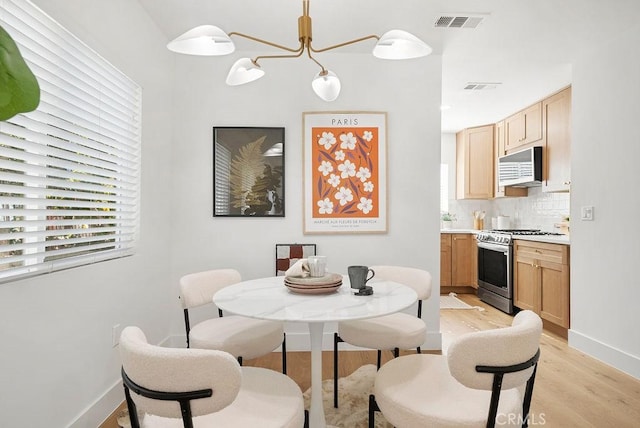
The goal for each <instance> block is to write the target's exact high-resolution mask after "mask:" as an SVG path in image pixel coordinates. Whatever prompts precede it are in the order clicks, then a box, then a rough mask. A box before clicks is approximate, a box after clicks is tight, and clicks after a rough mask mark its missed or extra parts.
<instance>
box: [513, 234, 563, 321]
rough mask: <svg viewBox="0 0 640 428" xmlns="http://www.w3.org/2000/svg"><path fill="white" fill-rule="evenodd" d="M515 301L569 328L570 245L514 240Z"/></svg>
mask: <svg viewBox="0 0 640 428" xmlns="http://www.w3.org/2000/svg"><path fill="white" fill-rule="evenodd" d="M513 248H514V253H515V256H514V272H513V279H514V284H515V286H514V291H515V296H514V304H515V306H517V307H518V308H520V309H529V310H532V311H534V312H536V313H537V314H539V315H540V318H542V319H543V320H546V321H548V322H551V323H553V324H555V325H556V326H559V327H562V328H564V329H568V328H569V246H567V245H560V244H549V243H544V242H534V241H524V240H515V241H514V245H513Z"/></svg>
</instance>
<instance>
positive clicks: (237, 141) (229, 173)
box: [213, 126, 285, 217]
mask: <svg viewBox="0 0 640 428" xmlns="http://www.w3.org/2000/svg"><path fill="white" fill-rule="evenodd" d="M284 167H285V142H284V127H232V126H222V127H218V126H217V127H214V128H213V216H214V217H284V214H285V169H284Z"/></svg>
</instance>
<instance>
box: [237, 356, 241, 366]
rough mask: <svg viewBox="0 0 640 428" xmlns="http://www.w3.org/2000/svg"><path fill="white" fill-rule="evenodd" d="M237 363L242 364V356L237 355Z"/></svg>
mask: <svg viewBox="0 0 640 428" xmlns="http://www.w3.org/2000/svg"><path fill="white" fill-rule="evenodd" d="M238 364H240V365H241V366H242V357H238Z"/></svg>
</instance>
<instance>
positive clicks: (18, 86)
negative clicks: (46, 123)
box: [0, 26, 40, 120]
mask: <svg viewBox="0 0 640 428" xmlns="http://www.w3.org/2000/svg"><path fill="white" fill-rule="evenodd" d="M38 104H40V86H39V85H38V81H37V80H36V76H34V75H33V73H32V72H31V70H30V69H29V66H28V65H27V63H26V62H25V61H24V58H22V55H21V54H20V50H19V49H18V46H17V45H16V43H15V42H14V41H13V39H12V38H11V36H10V35H9V33H7V32H6V31H5V30H4V28H2V27H1V26H0V120H7V119H10V118H12V117H13V116H15V115H16V114H18V113H25V112H28V111H33V110H35V109H36V108H37V107H38Z"/></svg>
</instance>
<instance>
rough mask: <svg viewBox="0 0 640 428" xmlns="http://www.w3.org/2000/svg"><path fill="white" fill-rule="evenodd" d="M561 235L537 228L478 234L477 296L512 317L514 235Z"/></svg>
mask: <svg viewBox="0 0 640 428" xmlns="http://www.w3.org/2000/svg"><path fill="white" fill-rule="evenodd" d="M527 235H528V236H531V235H561V234H560V233H554V232H542V231H540V230H537V229H508V230H483V231H481V232H480V233H478V236H477V239H478V297H479V298H480V300H482V301H483V302H485V303H488V304H490V305H491V306H494V307H496V308H498V309H500V310H501V311H503V312H506V313H508V314H512V313H513V312H514V306H513V240H514V239H516V238H515V237H517V236H527Z"/></svg>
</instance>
